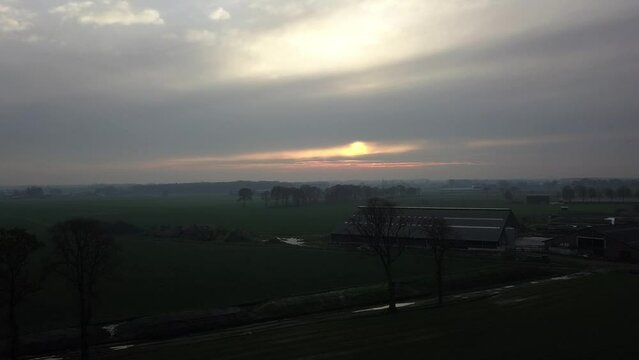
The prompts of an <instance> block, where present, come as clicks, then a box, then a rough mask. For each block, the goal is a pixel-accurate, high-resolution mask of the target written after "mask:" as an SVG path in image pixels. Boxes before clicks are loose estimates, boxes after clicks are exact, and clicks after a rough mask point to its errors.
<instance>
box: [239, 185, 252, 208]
mask: <svg viewBox="0 0 639 360" xmlns="http://www.w3.org/2000/svg"><path fill="white" fill-rule="evenodd" d="M237 196H238V199H237V201H241V202H242V206H243V207H244V206H246V202H247V201H250V200H252V199H253V190H251V189H249V188H241V189H240V191H238V192H237Z"/></svg>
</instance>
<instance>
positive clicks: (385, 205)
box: [351, 198, 411, 312]
mask: <svg viewBox="0 0 639 360" xmlns="http://www.w3.org/2000/svg"><path fill="white" fill-rule="evenodd" d="M351 221H352V224H353V227H354V229H355V230H356V231H357V234H356V235H357V236H361V237H363V238H365V239H366V242H367V244H368V246H369V247H370V249H371V250H372V252H373V253H374V254H375V255H377V256H378V257H379V259H380V260H381V262H382V265H383V266H384V273H385V274H386V279H387V281H388V310H389V311H390V312H395V311H397V306H396V300H395V298H396V294H395V283H394V282H393V271H392V268H393V263H394V262H395V260H397V258H398V257H399V256H400V255H401V254H402V252H403V250H404V242H403V241H402V238H407V237H409V233H410V231H411V224H410V218H409V217H406V216H401V214H400V212H399V210H398V209H397V208H396V207H395V205H394V204H393V203H391V202H390V201H388V200H384V199H379V198H373V199H370V200H368V202H367V204H366V206H361V207H359V209H358V212H357V213H356V214H355V215H354V216H353V218H352V220H351Z"/></svg>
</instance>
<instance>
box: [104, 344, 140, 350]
mask: <svg viewBox="0 0 639 360" xmlns="http://www.w3.org/2000/svg"><path fill="white" fill-rule="evenodd" d="M133 346H135V345H118V346H111V347H110V348H109V349H111V350H113V351H120V350H126V349H130V348H132V347H133Z"/></svg>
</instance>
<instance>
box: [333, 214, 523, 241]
mask: <svg viewBox="0 0 639 360" xmlns="http://www.w3.org/2000/svg"><path fill="white" fill-rule="evenodd" d="M359 208H360V209H361V208H365V207H362V206H360V207H359ZM395 209H396V210H397V211H398V213H399V216H401V217H409V218H411V219H410V220H411V221H409V223H411V224H412V227H411V228H410V229H408V230H406V231H405V232H404V235H405V236H406V237H410V238H414V239H427V238H428V235H427V233H426V231H425V228H424V226H423V225H421V224H424V223H425V222H426V221H428V220H429V219H432V218H443V219H444V220H446V222H447V223H448V226H450V228H451V230H452V235H451V240H464V241H486V242H499V239H500V237H501V235H502V233H503V231H504V228H505V227H506V226H514V225H515V224H516V220H515V218H514V215H513V213H512V211H511V210H510V209H507V208H457V207H395ZM356 214H357V213H356ZM356 214H354V215H353V216H356ZM351 219H352V218H349V219H346V220H345V221H344V222H343V223H342V224H340V225H339V226H338V227H337V228H336V229H335V231H334V232H333V234H332V235H338V236H340V235H341V236H357V235H358V232H357V229H356V227H355V226H354V225H353V224H352V222H351V221H350V220H351Z"/></svg>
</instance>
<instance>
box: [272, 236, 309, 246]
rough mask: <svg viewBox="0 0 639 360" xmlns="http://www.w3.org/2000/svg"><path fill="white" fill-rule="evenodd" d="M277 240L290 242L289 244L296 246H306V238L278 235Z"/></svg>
mask: <svg viewBox="0 0 639 360" xmlns="http://www.w3.org/2000/svg"><path fill="white" fill-rule="evenodd" d="M277 240H279V241H281V242H283V243H285V244H289V245H295V246H305V244H304V239H300V238H294V237H289V238H281V237H278V238H277Z"/></svg>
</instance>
